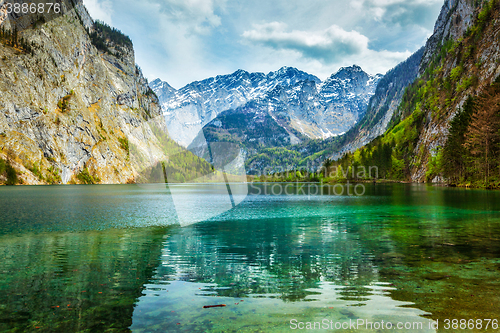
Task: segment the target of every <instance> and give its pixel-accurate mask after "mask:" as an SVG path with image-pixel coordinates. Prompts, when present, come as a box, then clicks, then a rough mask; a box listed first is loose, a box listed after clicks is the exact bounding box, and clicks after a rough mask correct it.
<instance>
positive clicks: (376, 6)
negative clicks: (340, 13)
mask: <svg viewBox="0 0 500 333" xmlns="http://www.w3.org/2000/svg"><path fill="white" fill-rule="evenodd" d="M442 4H443V0H353V1H352V2H351V6H352V7H353V8H354V9H356V10H359V11H367V13H368V14H369V15H371V16H372V17H373V18H374V19H375V20H377V21H380V22H386V23H388V22H390V23H392V24H398V25H400V26H408V25H428V23H429V22H428V20H429V19H430V20H432V21H433V20H435V17H432V16H429V13H431V12H434V11H435V7H436V6H442Z"/></svg>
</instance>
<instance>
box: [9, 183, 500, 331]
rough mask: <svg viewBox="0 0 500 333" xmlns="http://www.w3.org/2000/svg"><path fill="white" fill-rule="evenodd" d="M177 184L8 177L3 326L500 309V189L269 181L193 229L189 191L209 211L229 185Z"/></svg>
mask: <svg viewBox="0 0 500 333" xmlns="http://www.w3.org/2000/svg"><path fill="white" fill-rule="evenodd" d="M221 186H222V185H221ZM219 190H220V189H217V191H216V192H217V193H219V192H220V191H219ZM174 191H175V196H176V198H177V200H175V203H174V202H173V200H172V196H171V195H170V190H168V189H167V188H166V187H164V186H146V187H139V186H135V185H130V186H128V185H127V186H125V185H124V186H84V187H82V186H64V187H15V188H5V187H4V188H0V206H1V207H2V208H1V210H0V221H1V223H0V260H1V266H0V331H13V332H15V331H47V332H50V331H52V332H63V331H65V332H72V331H89V332H90V331H105V330H109V331H117V332H122V331H127V330H132V331H136V332H176V331H179V332H232V331H240V332H286V331H292V330H291V329H290V327H291V324H290V320H292V319H296V320H297V322H322V321H323V320H324V319H326V320H328V322H329V321H330V320H331V321H332V322H333V323H335V322H339V323H344V322H349V321H350V320H351V321H356V320H365V321H371V322H380V321H382V320H383V321H384V322H388V321H390V322H393V323H397V322H403V323H407V322H408V323H414V322H418V323H420V322H421V323H422V327H423V330H414V331H415V332H423V331H435V330H434V329H429V323H435V321H436V320H438V321H439V327H440V328H441V329H440V330H439V331H443V332H446V331H450V330H444V329H443V328H444V320H445V319H467V320H469V319H479V318H481V319H495V318H496V319H500V192H489V191H479V190H478V191H476V190H472V191H469V190H461V189H448V188H437V187H426V186H419V185H400V184H395V185H376V186H375V185H367V190H366V194H365V195H364V196H336V195H303V194H300V191H296V192H299V194H300V195H288V196H284V195H281V196H276V195H266V194H265V192H266V191H265V187H263V185H262V186H259V187H255V188H250V189H249V191H250V195H249V196H248V197H247V198H246V199H245V200H244V201H243V202H242V203H241V204H240V205H239V206H237V207H236V208H234V209H231V210H230V211H227V212H225V213H222V214H221V215H216V216H212V217H210V218H209V219H208V220H207V221H205V222H201V223H197V224H192V225H189V226H186V227H182V228H181V227H180V226H179V224H178V219H177V216H176V208H179V204H178V202H180V203H184V202H188V201H190V200H191V201H192V202H195V203H196V206H195V208H191V209H190V210H189V211H187V212H186V211H185V212H183V216H184V217H186V216H188V217H189V216H192V218H193V220H197V219H201V218H203V217H207V211H214V212H215V211H218V210H217V209H215V208H214V207H216V208H217V207H219V206H220V205H225V204H227V198H224V197H223V196H222V195H220V196H219V195H214V194H213V192H211V191H209V190H207V187H204V186H200V185H197V186H178V187H176V188H175V190H174ZM323 191H324V192H325V193H326V192H328V189H327V188H325V189H323ZM277 192H278V191H275V192H274V193H277ZM292 192H293V190H292ZM309 192H310V191H309ZM259 193H260V194H259ZM267 193H272V192H271V191H267ZM289 193H290V192H289ZM313 193H316V192H313ZM193 198H194V199H193ZM222 203H223V204H222ZM176 205H177V206H176ZM196 207H197V208H196ZM209 215H210V214H209ZM215 304H226V307H223V308H209V309H203V306H205V305H215ZM37 327H38V328H37ZM361 328H365V326H363V327H358V329H351V330H349V329H346V330H342V329H341V330H339V331H343V332H347V331H352V332H358V331H363V329H361ZM295 331H296V330H295ZM309 331H310V330H309ZM318 331H319V330H318ZM364 331H367V332H370V331H376V330H364ZM382 331H384V330H382ZM385 331H391V332H397V331H401V332H407V331H411V330H406V329H402V330H397V329H392V330H385ZM452 331H454V332H458V331H461V330H460V329H454V330H452ZM463 331H464V332H465V331H468V332H470V331H471V330H463ZM482 331H485V330H484V329H483V330H482ZM489 331H492V332H493V331H497V330H491V329H490V330H489Z"/></svg>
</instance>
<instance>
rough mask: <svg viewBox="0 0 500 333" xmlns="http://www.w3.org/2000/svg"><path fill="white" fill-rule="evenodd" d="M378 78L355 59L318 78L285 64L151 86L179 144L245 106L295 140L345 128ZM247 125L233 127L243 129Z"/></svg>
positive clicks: (355, 118)
mask: <svg viewBox="0 0 500 333" xmlns="http://www.w3.org/2000/svg"><path fill="white" fill-rule="evenodd" d="M381 78H382V75H375V76H372V75H369V74H367V73H365V72H364V71H363V70H362V69H361V68H360V67H359V66H356V65H354V66H351V67H345V68H341V69H340V70H339V71H338V72H337V73H335V74H333V75H332V76H331V77H330V78H328V79H327V80H325V81H324V82H322V81H321V80H320V79H319V78H317V77H316V76H314V75H311V74H308V73H306V72H303V71H300V70H298V69H296V68H293V67H283V68H281V69H280V70H278V71H275V72H270V73H269V74H267V75H266V74H263V73H249V72H246V71H244V70H238V71H236V72H234V73H232V74H229V75H220V76H217V77H214V78H209V79H206V80H203V81H196V82H193V83H190V84H188V85H186V86H185V87H183V88H181V89H179V90H175V89H173V88H172V87H170V85H168V84H167V83H166V82H163V81H161V80H159V79H157V80H155V81H152V82H151V84H150V86H151V88H152V89H153V91H155V93H156V94H157V95H158V97H159V99H160V103H161V106H162V109H163V112H164V115H165V119H166V122H167V127H168V129H169V134H170V135H171V136H172V138H173V139H174V140H176V141H177V142H179V143H180V144H182V145H185V146H187V145H189V144H191V143H192V141H193V140H194V138H195V137H196V136H197V135H198V133H200V131H201V130H202V129H203V127H204V126H206V125H208V124H209V123H210V122H211V121H213V120H214V119H215V122H214V123H213V124H214V125H219V124H220V125H219V126H215V127H218V128H219V129H220V128H223V127H224V126H222V125H223V124H222V122H223V120H224V119H226V118H224V119H216V118H217V117H218V116H219V115H220V114H221V113H223V112H226V113H227V112H229V113H231V112H234V113H238V112H241V111H242V110H246V111H244V112H245V113H248V110H249V109H252V111H251V112H254V113H255V114H256V115H257V114H262V113H266V114H268V115H269V117H270V118H271V119H273V118H275V119H274V122H276V124H275V125H277V126H278V127H281V128H282V129H283V130H284V131H285V132H287V133H288V135H287V136H288V138H287V139H286V140H284V141H283V143H285V142H288V143H299V142H301V141H302V140H304V139H308V138H323V139H324V138H328V137H332V136H336V135H339V134H341V133H343V132H346V131H348V130H349V129H350V128H351V127H352V126H354V124H356V122H357V121H359V119H361V117H362V116H363V115H364V112H365V111H366V106H367V104H368V101H369V99H370V97H371V96H372V95H373V94H374V92H375V88H376V86H377V83H378V81H379V80H380V79H381ZM226 116H227V114H226ZM251 118H252V117H251ZM254 118H255V117H254ZM278 118H280V119H281V120H280V121H277V119H278ZM233 125H234V122H233ZM246 125H249V124H241V126H242V127H241V128H238V129H235V130H236V131H237V132H241V133H244V132H245V128H244V127H245V126H246ZM237 126H240V125H237ZM271 127H274V125H273V126H271ZM226 134H227V133H226ZM243 136H245V134H243ZM250 139H252V138H250ZM261 139H263V142H265V141H266V138H261ZM243 140H244V138H243ZM261 141H262V140H261Z"/></svg>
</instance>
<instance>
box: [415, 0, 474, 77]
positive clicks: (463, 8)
mask: <svg viewBox="0 0 500 333" xmlns="http://www.w3.org/2000/svg"><path fill="white" fill-rule="evenodd" d="M482 2H483V1H482V0H479V1H476V0H445V2H444V5H443V8H441V12H440V14H439V17H438V19H437V21H436V24H435V26H434V32H433V34H432V36H431V37H430V38H429V39H428V40H427V43H426V45H425V49H424V54H423V57H422V62H421V64H420V69H419V73H420V74H423V72H424V71H425V69H426V68H427V66H428V65H429V63H430V61H431V60H432V58H433V56H434V55H435V53H436V52H437V51H438V49H439V48H440V46H441V45H442V44H443V43H444V42H445V41H446V40H448V39H452V40H458V39H459V38H462V37H463V35H464V33H465V32H466V30H467V28H468V27H469V26H470V25H471V24H472V21H473V19H474V13H475V9H476V8H478V7H481V5H482Z"/></svg>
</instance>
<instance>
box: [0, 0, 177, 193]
mask: <svg viewBox="0 0 500 333" xmlns="http://www.w3.org/2000/svg"><path fill="white" fill-rule="evenodd" d="M9 24H10V26H9ZM23 24H24V29H22V30H19V32H18V39H19V40H21V38H22V40H23V41H25V42H24V46H23V45H22V43H19V44H18V45H14V46H12V45H9V42H8V41H7V42H6V41H5V40H3V41H2V42H1V43H0V158H1V159H3V160H4V161H7V162H8V163H9V164H10V165H11V166H12V167H13V168H14V169H15V170H16V171H17V174H18V180H19V182H21V183H24V184H45V183H64V184H66V183H80V182H85V183H88V182H101V183H126V182H133V181H134V179H135V178H136V177H137V175H138V173H139V172H140V171H141V170H142V169H144V168H147V167H148V166H150V165H151V164H152V163H155V162H156V161H158V160H161V159H166V158H167V156H166V155H165V151H164V149H162V145H161V143H160V141H159V139H158V137H157V135H156V134H158V133H166V132H167V129H166V126H165V122H164V118H163V117H162V116H160V115H161V110H160V106H159V103H158V99H157V97H156V96H155V94H154V93H153V92H152V91H151V89H150V88H149V86H148V83H147V80H146V79H145V78H144V77H143V76H142V73H141V71H140V69H139V68H138V67H137V66H136V64H135V59H134V50H133V48H132V46H131V43H130V44H129V45H124V44H119V43H114V42H113V41H112V40H109V39H108V40H105V41H104V42H105V43H106V45H107V51H102V50H99V49H98V48H96V46H95V45H94V44H93V43H92V40H91V38H90V34H91V33H92V32H93V31H94V22H93V20H92V18H91V17H90V16H89V14H88V12H87V11H86V9H85V7H84V6H83V4H82V3H81V2H73V1H67V0H64V1H62V12H61V15H58V16H57V17H51V19H50V20H40V19H38V20H37V21H34V22H33V21H31V22H24V23H23ZM2 27H3V28H5V29H10V28H11V27H12V21H10V22H9V20H4V21H3V25H2ZM26 45H28V46H26ZM4 181H5V179H4ZM1 182H2V181H1V179H0V183H1Z"/></svg>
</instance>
